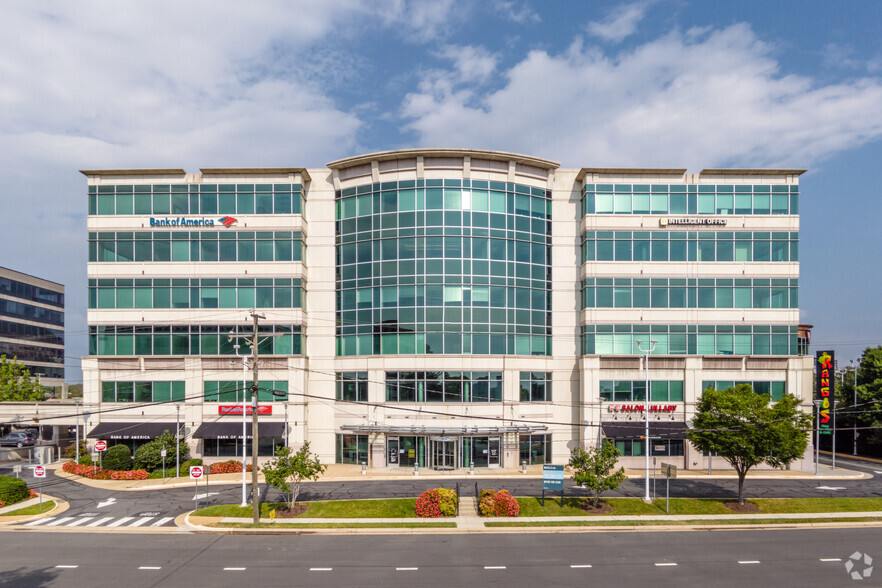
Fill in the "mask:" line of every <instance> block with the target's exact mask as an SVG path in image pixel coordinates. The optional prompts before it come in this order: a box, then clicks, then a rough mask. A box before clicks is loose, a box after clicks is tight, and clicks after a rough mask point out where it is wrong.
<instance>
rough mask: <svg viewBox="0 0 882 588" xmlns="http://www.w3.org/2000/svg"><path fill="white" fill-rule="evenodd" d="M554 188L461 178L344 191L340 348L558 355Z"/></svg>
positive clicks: (350, 351) (340, 198) (340, 351)
mask: <svg viewBox="0 0 882 588" xmlns="http://www.w3.org/2000/svg"><path fill="white" fill-rule="evenodd" d="M549 199H550V194H549V193H547V192H546V190H544V189H538V188H531V187H528V186H524V185H520V184H512V183H505V182H488V181H476V180H473V181H469V180H461V179H445V180H443V181H442V180H410V181H400V182H386V183H382V184H368V185H364V186H359V187H356V188H348V189H346V190H343V191H341V192H338V194H337V213H336V218H337V222H336V254H337V260H336V269H337V274H336V286H337V288H336V291H337V307H336V308H337V355H340V356H348V355H374V354H384V355H396V354H398V355H402V354H405V355H406V354H455V355H459V354H477V355H487V354H493V355H505V354H515V355H550V354H551V302H550V292H551V264H550V256H551V218H550V201H549Z"/></svg>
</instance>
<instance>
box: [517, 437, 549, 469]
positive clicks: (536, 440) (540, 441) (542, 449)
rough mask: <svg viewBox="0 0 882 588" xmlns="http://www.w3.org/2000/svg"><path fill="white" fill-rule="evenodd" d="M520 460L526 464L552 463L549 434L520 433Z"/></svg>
mask: <svg viewBox="0 0 882 588" xmlns="http://www.w3.org/2000/svg"><path fill="white" fill-rule="evenodd" d="M518 441H519V445H520V460H519V462H518V463H523V462H527V465H534V464H546V463H552V459H551V435H537V434H523V433H522V434H521V435H520V436H519V439H518Z"/></svg>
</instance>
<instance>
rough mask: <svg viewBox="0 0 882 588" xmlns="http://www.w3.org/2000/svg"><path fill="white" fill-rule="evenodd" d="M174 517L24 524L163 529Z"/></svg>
mask: <svg viewBox="0 0 882 588" xmlns="http://www.w3.org/2000/svg"><path fill="white" fill-rule="evenodd" d="M174 520H175V518H174V517H161V518H157V517H119V518H117V517H102V518H96V517H82V516H71V517H62V518H59V517H46V518H45V519H38V520H36V521H31V522H29V523H25V526H27V527H36V526H38V525H44V526H46V527H79V526H83V527H163V526H166V525H168V524H169V523H171V522H172V521H174Z"/></svg>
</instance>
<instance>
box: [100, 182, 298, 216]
mask: <svg viewBox="0 0 882 588" xmlns="http://www.w3.org/2000/svg"><path fill="white" fill-rule="evenodd" d="M302 210H303V195H302V190H301V186H300V184H171V185H169V184H152V185H143V184H140V185H126V184H120V185H113V186H89V214H91V215H99V216H101V215H133V214H135V215H142V214H148V215H149V214H152V215H159V214H162V215H177V214H201V215H216V214H301V211H302ZM215 222H216V221H215Z"/></svg>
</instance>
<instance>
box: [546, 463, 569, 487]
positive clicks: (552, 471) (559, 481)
mask: <svg viewBox="0 0 882 588" xmlns="http://www.w3.org/2000/svg"><path fill="white" fill-rule="evenodd" d="M563 487H564V467H563V466H562V465H544V466H542V489H543V490H563Z"/></svg>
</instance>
